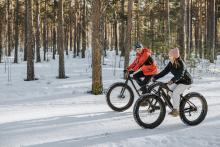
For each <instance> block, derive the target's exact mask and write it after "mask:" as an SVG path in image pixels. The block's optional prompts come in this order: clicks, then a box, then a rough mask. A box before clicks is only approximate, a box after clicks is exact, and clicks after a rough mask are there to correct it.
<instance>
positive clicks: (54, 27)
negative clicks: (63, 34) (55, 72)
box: [53, 24, 57, 59]
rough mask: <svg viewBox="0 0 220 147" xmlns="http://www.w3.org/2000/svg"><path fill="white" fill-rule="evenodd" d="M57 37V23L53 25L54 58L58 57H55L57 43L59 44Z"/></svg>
mask: <svg viewBox="0 0 220 147" xmlns="http://www.w3.org/2000/svg"><path fill="white" fill-rule="evenodd" d="M56 37H57V34H56V26H55V24H54V26H53V59H55V58H56V57H55V55H56V50H57V49H56V44H57V41H56V40H57V39H56Z"/></svg>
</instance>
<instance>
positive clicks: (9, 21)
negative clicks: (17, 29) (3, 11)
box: [7, 0, 12, 56]
mask: <svg viewBox="0 0 220 147" xmlns="http://www.w3.org/2000/svg"><path fill="white" fill-rule="evenodd" d="M7 7H8V8H7V10H8V11H7V13H8V23H7V25H8V27H7V28H8V30H7V33H8V36H7V37H8V50H7V51H8V52H7V55H8V56H11V50H12V39H11V36H12V29H11V19H12V15H11V9H10V8H11V5H10V0H8V1H7Z"/></svg>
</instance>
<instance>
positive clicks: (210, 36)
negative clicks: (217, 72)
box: [207, 0, 215, 63]
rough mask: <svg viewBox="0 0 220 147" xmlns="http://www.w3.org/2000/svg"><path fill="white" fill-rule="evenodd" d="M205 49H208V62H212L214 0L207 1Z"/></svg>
mask: <svg viewBox="0 0 220 147" xmlns="http://www.w3.org/2000/svg"><path fill="white" fill-rule="evenodd" d="M207 50H208V54H209V60H210V62H211V63H214V57H215V0H209V1H208V9H207Z"/></svg>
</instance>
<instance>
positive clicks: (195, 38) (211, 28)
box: [0, 0, 220, 87]
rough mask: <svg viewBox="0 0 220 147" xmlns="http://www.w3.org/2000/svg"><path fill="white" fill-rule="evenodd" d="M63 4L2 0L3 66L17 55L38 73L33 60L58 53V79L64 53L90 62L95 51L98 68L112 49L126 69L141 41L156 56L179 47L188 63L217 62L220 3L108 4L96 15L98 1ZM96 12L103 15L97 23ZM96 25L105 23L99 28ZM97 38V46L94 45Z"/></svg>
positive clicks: (143, 0) (144, 0)
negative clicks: (134, 46) (5, 57)
mask: <svg viewBox="0 0 220 147" xmlns="http://www.w3.org/2000/svg"><path fill="white" fill-rule="evenodd" d="M61 2H62V1H58V0H50V1H47V0H32V3H31V4H30V3H29V0H2V1H0V17H1V21H0V62H2V61H3V57H4V56H14V62H15V63H19V62H22V61H26V60H28V69H32V72H34V68H33V67H32V66H34V63H31V62H30V61H33V62H47V61H50V60H51V59H54V60H55V59H56V55H59V61H60V62H59V77H60V78H61V77H62V78H64V77H65V68H64V67H65V66H64V52H65V54H66V56H71V57H73V58H85V57H86V55H87V54H86V53H87V52H89V51H90V50H89V49H91V48H92V50H93V55H94V56H95V57H96V58H97V59H96V60H97V61H95V62H94V63H93V67H94V68H97V67H96V65H94V64H95V63H98V64H99V62H101V59H102V58H100V56H102V57H103V58H104V57H105V56H106V51H107V50H115V54H118V55H120V56H121V57H122V59H124V58H125V67H126V66H127V65H128V63H129V58H128V57H129V52H130V49H131V48H132V46H133V44H134V43H135V42H137V41H139V42H141V43H142V44H143V45H144V46H145V47H149V48H151V49H152V50H153V52H154V53H155V54H156V55H164V54H166V52H167V51H168V50H169V49H170V48H171V47H179V48H180V49H181V55H182V57H183V58H184V59H185V60H190V59H192V58H193V59H195V58H200V59H201V58H203V59H208V60H209V61H210V62H214V61H215V59H216V57H217V54H219V52H220V43H219V37H220V32H219V30H220V29H219V28H220V24H219V17H220V12H219V10H220V0H180V1H179V0H133V1H130V0H104V1H101V6H100V7H101V9H102V11H101V13H102V14H98V12H96V11H95V10H96V9H97V8H98V6H99V5H98V4H99V2H94V0H74V1H73V0H65V1H64V0H63V2H62V3H63V8H62V9H61V7H60V3H61ZM128 7H129V9H128ZM94 9H95V10H94ZM30 10H32V12H33V13H32V14H31V15H30V13H29V11H30ZM94 13H97V14H96V15H100V16H98V19H96V18H97V17H94ZM62 14H63V15H62ZM131 16H133V17H131ZM30 19H32V20H30ZM94 23H100V25H98V24H96V25H97V26H96V28H95V26H94V25H93V24H94ZM131 28H132V29H131ZM94 30H95V32H99V33H94ZM98 34H99V35H100V36H97V35H98ZM30 37H31V38H32V39H30ZM95 37H98V38H96V39H95ZM91 38H93V39H91ZM97 39H98V40H99V42H98V44H94V43H97V42H94V41H95V40H97ZM31 42H32V44H30V43H31ZM62 44H63V45H62ZM98 50H99V51H98ZM99 53H100V55H99ZM31 54H32V56H31ZM41 59H42V60H43V61H42V60H41ZM93 59H94V57H93ZM99 60H100V61H99ZM103 61H104V60H103ZM30 67H31V68H30ZM99 68H101V67H99ZM99 68H97V69H94V70H99ZM33 75H34V74H32V76H31V78H30V79H33V78H34V76H33ZM99 75H101V71H100V73H99ZM100 81H101V80H100ZM100 83H101V82H100ZM98 87H101V84H100V85H99V86H98Z"/></svg>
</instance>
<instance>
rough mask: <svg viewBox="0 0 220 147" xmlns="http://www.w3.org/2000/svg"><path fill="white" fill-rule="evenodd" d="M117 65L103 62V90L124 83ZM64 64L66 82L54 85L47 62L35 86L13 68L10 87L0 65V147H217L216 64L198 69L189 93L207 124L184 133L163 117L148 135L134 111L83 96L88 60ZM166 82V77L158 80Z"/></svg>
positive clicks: (219, 98) (219, 92)
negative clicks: (204, 110)
mask: <svg viewBox="0 0 220 147" xmlns="http://www.w3.org/2000/svg"><path fill="white" fill-rule="evenodd" d="M116 59H117V60H118V61H117V62H116V63H117V64H114V57H113V56H108V58H106V59H105V63H106V65H104V66H103V85H104V88H105V89H107V88H108V87H109V86H110V85H111V84H113V83H114V82H118V81H123V79H122V78H121V77H122V75H123V69H122V68H119V67H118V65H119V64H118V63H119V58H116ZM65 61H66V63H65V65H66V75H67V76H69V77H70V78H68V79H56V76H57V74H58V61H57V60H55V61H54V60H51V61H49V62H42V63H36V64H35V75H36V77H37V78H39V80H37V81H29V82H26V81H24V79H25V77H26V76H25V75H26V63H25V62H22V63H19V64H12V72H11V73H12V81H11V82H8V81H7V73H5V65H4V64H0V73H1V74H0V81H1V84H0V147H20V146H29V147H35V146H36V147H38V146H39V147H56V146H59V147H80V146H95V147H98V146H100V147H102V146H104V147H105V146H112V147H118V146H121V147H122V146H126V147H127V146H129V147H139V146H140V147H141V146H143V147H146V146H149V147H151V146H152V147H177V146H181V147H189V146H193V147H208V146H210V147H219V146H220V60H218V61H217V63H216V65H210V66H209V67H208V68H207V67H206V69H205V68H204V67H203V66H201V65H199V66H197V70H196V71H195V74H194V84H193V85H192V88H191V89H190V91H196V92H200V93H202V94H203V95H204V96H205V97H206V99H207V102H208V106H209V110H208V114H207V117H206V119H205V120H204V121H203V122H202V123H201V124H200V125H198V126H194V127H189V126H186V125H184V124H183V123H182V121H181V120H180V118H178V117H177V118H173V117H171V116H169V115H166V118H165V120H164V122H163V123H162V124H161V125H160V126H159V127H157V128H155V129H152V130H149V129H143V128H141V127H140V126H138V125H137V123H136V122H135V120H134V118H133V114H132V109H133V106H132V107H131V108H130V109H128V110H127V111H125V112H122V113H118V112H114V111H112V110H111V109H110V108H109V107H108V106H107V104H106V101H105V95H104V94H103V95H99V96H95V95H91V94H89V93H87V91H89V90H90V89H91V65H90V63H91V59H90V58H86V59H80V58H75V59H73V58H72V57H71V56H69V57H66V60H65ZM121 63H122V62H121ZM112 65H116V66H117V68H113V67H112ZM121 67H123V66H121ZM114 73H115V75H114ZM169 78H170V75H169V76H168V77H167V78H164V79H162V80H165V81H166V80H168V79H169ZM136 99H137V96H136ZM167 112H169V110H168V109H167Z"/></svg>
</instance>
